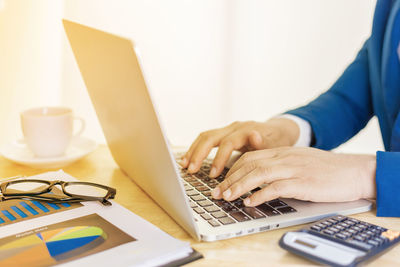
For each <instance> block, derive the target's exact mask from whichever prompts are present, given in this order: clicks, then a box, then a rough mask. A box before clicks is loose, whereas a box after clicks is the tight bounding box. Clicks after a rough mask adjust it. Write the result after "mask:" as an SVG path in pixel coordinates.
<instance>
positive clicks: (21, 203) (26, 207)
mask: <svg viewBox="0 0 400 267" xmlns="http://www.w3.org/2000/svg"><path fill="white" fill-rule="evenodd" d="M19 204H20V205H21V206H22V207H24V208H25V209H26V210H27V211H29V212H30V213H32V215H38V214H39V212H37V211H36V210H34V209H33V208H32V207H31V206H29V204H28V203H26V202H24V201H21V202H20V203H19Z"/></svg>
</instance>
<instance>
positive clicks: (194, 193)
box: [186, 190, 199, 196]
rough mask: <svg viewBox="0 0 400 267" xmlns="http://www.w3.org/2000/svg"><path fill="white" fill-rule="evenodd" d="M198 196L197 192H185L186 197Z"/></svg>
mask: <svg viewBox="0 0 400 267" xmlns="http://www.w3.org/2000/svg"><path fill="white" fill-rule="evenodd" d="M198 194H199V192H197V191H196V190H189V191H186V195H188V196H194V195H198Z"/></svg>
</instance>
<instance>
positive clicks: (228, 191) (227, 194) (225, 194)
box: [222, 189, 232, 198]
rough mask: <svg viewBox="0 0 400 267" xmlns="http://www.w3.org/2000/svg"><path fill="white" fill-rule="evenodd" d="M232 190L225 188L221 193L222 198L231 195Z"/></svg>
mask: <svg viewBox="0 0 400 267" xmlns="http://www.w3.org/2000/svg"><path fill="white" fill-rule="evenodd" d="M231 194H232V192H231V190H230V189H228V190H226V191H225V192H224V193H223V194H222V195H223V196H224V198H229V197H230V196H231Z"/></svg>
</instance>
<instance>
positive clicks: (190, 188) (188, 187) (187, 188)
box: [183, 184, 193, 190]
mask: <svg viewBox="0 0 400 267" xmlns="http://www.w3.org/2000/svg"><path fill="white" fill-rule="evenodd" d="M183 187H184V188H185V190H192V189H193V188H192V187H191V186H190V185H187V184H185V185H184V186H183Z"/></svg>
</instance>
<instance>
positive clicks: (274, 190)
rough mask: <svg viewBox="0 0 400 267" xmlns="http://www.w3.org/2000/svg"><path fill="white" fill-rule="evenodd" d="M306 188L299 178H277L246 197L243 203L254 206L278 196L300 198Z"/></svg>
mask: <svg viewBox="0 0 400 267" xmlns="http://www.w3.org/2000/svg"><path fill="white" fill-rule="evenodd" d="M307 188H308V187H307V186H304V183H303V180H302V179H300V178H292V179H284V180H278V181H275V182H273V183H271V184H270V185H268V186H266V187H264V188H263V189H261V190H259V191H257V192H256V193H254V194H252V195H251V196H249V197H248V198H246V199H245V200H244V204H245V205H246V206H249V207H254V206H258V205H260V204H262V203H264V202H266V201H270V200H273V199H275V198H279V197H283V198H297V199H302V197H301V196H303V195H304V193H305V192H304V191H305V190H308V189H307Z"/></svg>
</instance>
